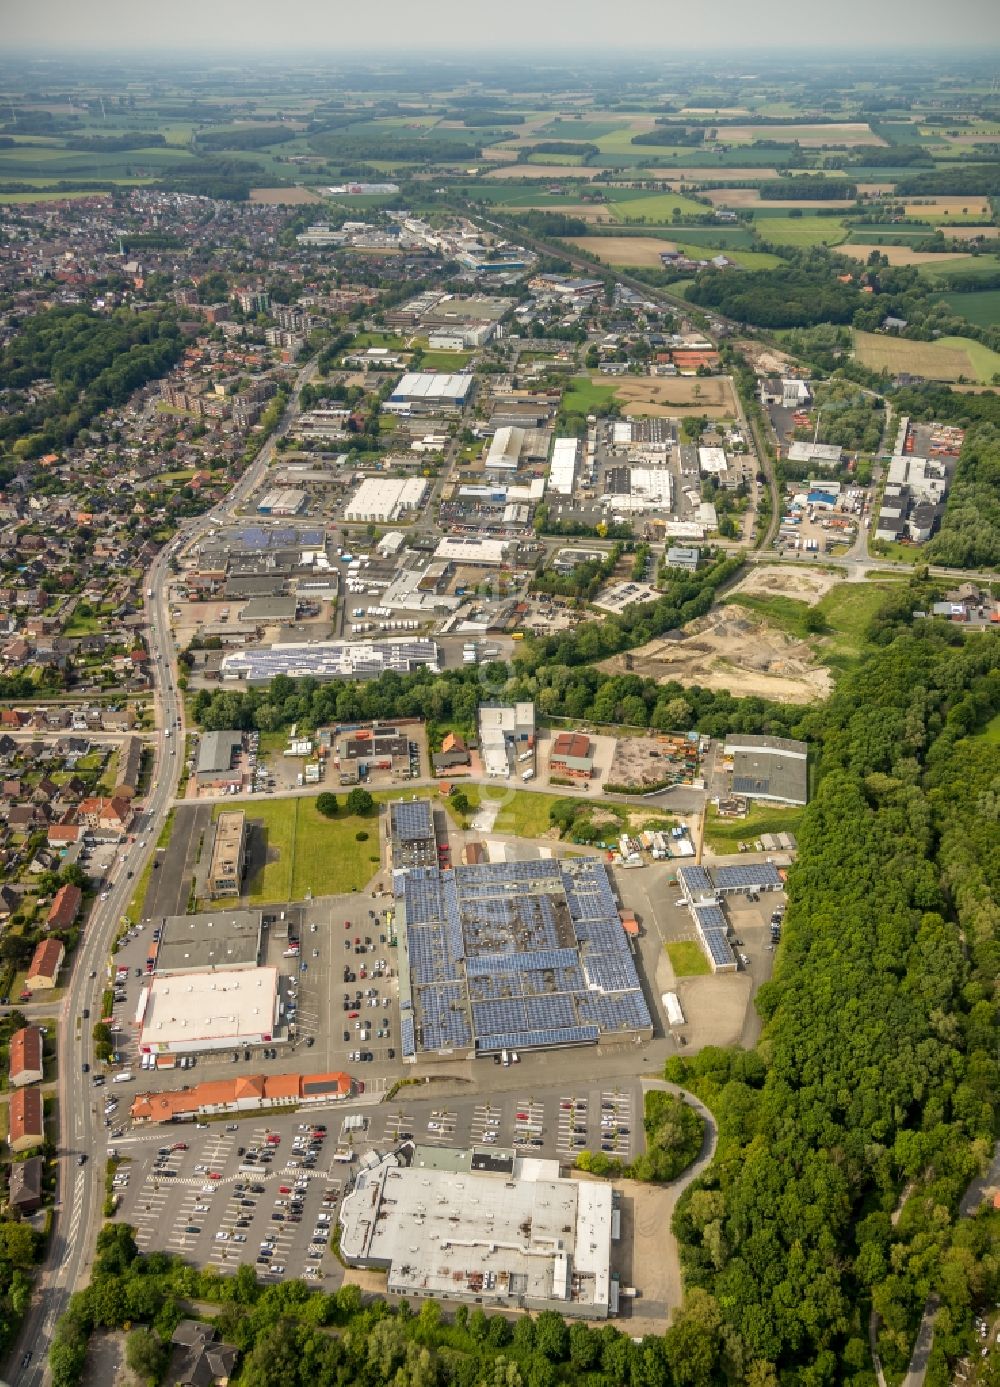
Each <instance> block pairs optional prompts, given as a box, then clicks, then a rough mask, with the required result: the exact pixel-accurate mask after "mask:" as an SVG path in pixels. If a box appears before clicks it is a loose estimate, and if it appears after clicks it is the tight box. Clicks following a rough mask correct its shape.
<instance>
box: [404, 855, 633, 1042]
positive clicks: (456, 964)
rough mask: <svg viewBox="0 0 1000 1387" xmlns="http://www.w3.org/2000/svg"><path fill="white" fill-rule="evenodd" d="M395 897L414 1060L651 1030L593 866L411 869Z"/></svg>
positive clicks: (605, 884) (612, 908)
mask: <svg viewBox="0 0 1000 1387" xmlns="http://www.w3.org/2000/svg"><path fill="white" fill-rule="evenodd" d="M397 894H398V895H401V896H402V910H401V917H402V920H403V924H404V927H405V932H406V954H407V956H408V959H409V981H410V985H411V990H412V996H413V1005H414V1018H415V1025H414V1042H415V1044H416V1046H417V1048H418V1049H422V1050H430V1049H438V1050H450V1049H455V1048H461V1047H464V1046H469V1045H472V1044H473V1043H474V1044H475V1047H476V1049H477V1050H478V1051H483V1050H484V1049H491V1048H496V1047H494V1046H492V1044H491V1042H489V1040H488V1038H489V1037H495V1036H503V1037H506V1041H505V1043H506V1044H507V1045H509V1046H510V1047H511V1048H513V1049H518V1048H523V1049H530V1048H533V1047H536V1046H538V1045H541V1044H559V1045H563V1044H581V1043H585V1042H586V1041H589V1040H591V1039H593V1038H596V1037H595V1035H594V1034H593V1032H594V1031H595V1030H596V1031H597V1032H598V1033H599V1031H600V1030H602V1029H603V1030H608V1031H623V1030H628V1029H645V1028H650V1027H651V1021H650V1017H649V1012H648V1008H647V1006H646V1003H645V999H644V998H643V995H642V991H641V988H640V986H639V979H638V976H637V974H636V971H635V964H634V961H633V959H632V955H631V951H630V949H629V945H628V939H627V937H626V935H625V932H624V930H623V929H622V927H621V920H620V918H619V915H618V908H617V904H616V902H615V897H614V893H613V891H612V889H611V884H610V882H609V880H608V876H607V872H606V871H605V869H604V867H603V865H602V864H601V863H597V862H574V863H566V864H560V863H558V862H555V861H554V860H552V859H546V860H544V861H538V862H511V863H484V864H481V865H477V866H470V867H458V868H456V869H455V870H454V871H451V872H447V873H444V874H442V873H440V872H439V871H438V870H437V868H424V869H417V870H414V871H411V872H407V873H405V874H404V875H403V880H402V882H401V883H400V882H398V881H397ZM470 1020H471V1026H470ZM539 1036H545V1037H550V1039H547V1040H545V1041H540V1040H539V1039H538V1037H539ZM551 1037H555V1038H554V1039H551ZM573 1037H577V1038H576V1039H573ZM474 1038H475V1039H474ZM484 1038H487V1042H486V1044H485V1045H484V1044H483V1043H482V1042H483V1040H484ZM500 1048H503V1047H502V1046H501V1047H500ZM404 1053H406V1050H405V1041H404Z"/></svg>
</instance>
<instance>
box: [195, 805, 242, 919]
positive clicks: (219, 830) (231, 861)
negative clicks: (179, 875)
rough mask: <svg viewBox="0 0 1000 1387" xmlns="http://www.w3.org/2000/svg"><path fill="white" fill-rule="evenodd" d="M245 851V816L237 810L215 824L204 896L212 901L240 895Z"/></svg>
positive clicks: (223, 815)
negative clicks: (222, 897)
mask: <svg viewBox="0 0 1000 1387" xmlns="http://www.w3.org/2000/svg"><path fill="white" fill-rule="evenodd" d="M246 850H247V816H246V815H245V814H244V813H243V812H242V811H241V810H238V809H234V810H231V811H227V812H226V813H225V814H220V815H219V817H218V818H217V819H216V821H215V838H214V839H213V842H212V856H211V860H210V862H209V866H208V876H207V878H206V881H205V894H206V896H208V897H209V898H210V899H211V900H218V899H219V897H220V896H238V895H239V894H240V886H241V885H242V882H243V868H244V866H245V865H246Z"/></svg>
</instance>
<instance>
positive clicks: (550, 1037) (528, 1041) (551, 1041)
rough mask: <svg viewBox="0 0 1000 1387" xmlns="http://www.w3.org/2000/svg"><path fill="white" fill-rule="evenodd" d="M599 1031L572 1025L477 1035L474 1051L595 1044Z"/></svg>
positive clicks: (544, 1048)
mask: <svg viewBox="0 0 1000 1387" xmlns="http://www.w3.org/2000/svg"><path fill="white" fill-rule="evenodd" d="M599 1035H600V1032H599V1031H598V1028H597V1027H596V1026H572V1027H568V1028H567V1029H565V1030H555V1031H544V1030H542V1031H517V1032H516V1033H512V1034H511V1035H503V1034H500V1035H477V1036H476V1051H477V1053H478V1054H480V1055H494V1054H498V1053H499V1052H500V1051H501V1050H551V1049H553V1048H554V1047H555V1046H557V1045H595V1044H596V1043H597V1040H598V1038H599Z"/></svg>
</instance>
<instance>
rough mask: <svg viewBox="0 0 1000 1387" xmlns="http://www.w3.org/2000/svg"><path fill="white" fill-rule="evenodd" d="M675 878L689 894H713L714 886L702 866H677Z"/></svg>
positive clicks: (695, 895)
mask: <svg viewBox="0 0 1000 1387" xmlns="http://www.w3.org/2000/svg"><path fill="white" fill-rule="evenodd" d="M677 879H678V881H679V882H680V883H681V885H682V886H683V887H684V889H685V891H686V892H687V894H688V895H689V896H692V897H697V896H714V895H715V887H714V886H713V885H712V879H711V877H710V876H709V875H708V873H707V872H706V871H705V868H704V867H678V868H677Z"/></svg>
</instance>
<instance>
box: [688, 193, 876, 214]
mask: <svg viewBox="0 0 1000 1387" xmlns="http://www.w3.org/2000/svg"><path fill="white" fill-rule="evenodd" d="M702 196H703V197H707V198H708V200H709V202H712V203H714V204H715V205H716V206H725V207H802V208H810V207H843V208H845V209H846V208H848V207H850V206H851V203H850V202H849V201H848V200H847V199H845V198H842V197H829V198H800V199H799V200H798V201H795V202H790V201H787V200H784V199H782V198H769V199H766V200H765V199H762V198H761V195H760V189H759V188H704V189H702Z"/></svg>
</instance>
